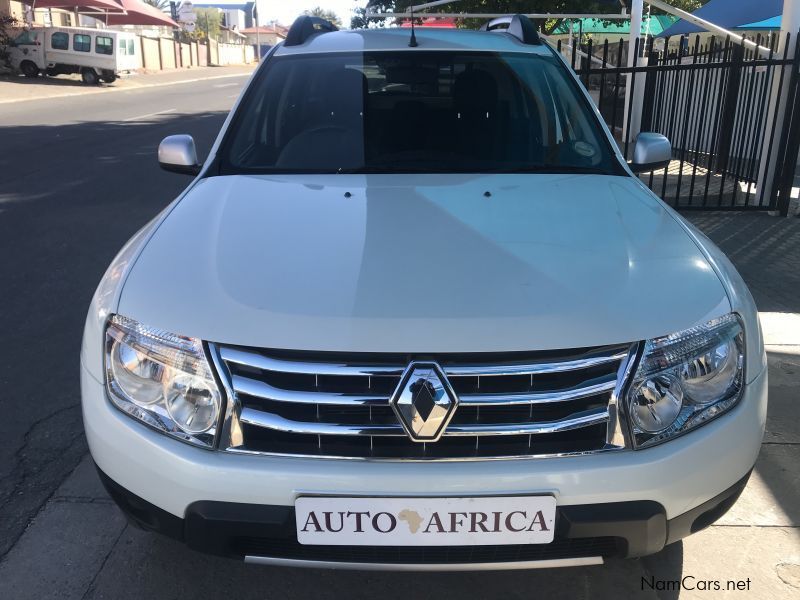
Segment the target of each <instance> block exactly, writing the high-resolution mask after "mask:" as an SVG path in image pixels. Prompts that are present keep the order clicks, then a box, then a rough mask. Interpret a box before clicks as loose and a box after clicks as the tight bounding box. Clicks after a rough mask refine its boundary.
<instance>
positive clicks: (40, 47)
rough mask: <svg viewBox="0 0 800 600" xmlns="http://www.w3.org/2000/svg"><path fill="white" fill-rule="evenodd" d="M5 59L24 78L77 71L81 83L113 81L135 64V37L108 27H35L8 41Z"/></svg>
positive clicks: (136, 55) (130, 69) (137, 60)
mask: <svg viewBox="0 0 800 600" xmlns="http://www.w3.org/2000/svg"><path fill="white" fill-rule="evenodd" d="M8 55H9V56H8V62H9V64H10V66H11V68H12V69H14V70H16V71H19V72H21V73H22V74H23V75H25V76H26V77H38V76H39V75H40V74H41V73H45V74H47V75H66V74H70V73H80V75H81V79H82V80H83V82H84V83H87V84H90V85H94V84H96V83H98V82H99V81H105V82H106V83H113V82H114V81H115V80H116V79H117V76H118V75H119V74H120V73H124V72H128V71H132V70H134V69H136V68H137V67H138V66H139V56H138V45H137V44H136V36H135V35H134V34H132V33H126V32H123V31H113V30H111V29H90V28H78V27H38V28H34V29H26V30H25V31H23V32H22V33H20V34H19V35H18V36H17V37H16V38H14V40H13V41H12V42H11V45H10V47H9V49H8Z"/></svg>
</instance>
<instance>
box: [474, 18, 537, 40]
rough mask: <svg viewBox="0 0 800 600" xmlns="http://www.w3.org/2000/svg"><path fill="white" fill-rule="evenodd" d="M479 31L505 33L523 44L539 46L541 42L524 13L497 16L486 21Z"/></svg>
mask: <svg viewBox="0 0 800 600" xmlns="http://www.w3.org/2000/svg"><path fill="white" fill-rule="evenodd" d="M481 31H495V32H497V33H507V34H509V35H513V36H514V37H515V38H517V39H518V40H519V41H520V42H522V43H523V44H531V45H533V46H539V45H540V44H541V43H542V40H541V38H540V37H539V32H538V31H536V27H535V26H534V24H533V21H531V20H530V19H529V18H528V17H526V16H525V15H509V16H507V17H497V18H496V19H492V20H491V21H487V22H486V23H484V24H483V25H482V26H481Z"/></svg>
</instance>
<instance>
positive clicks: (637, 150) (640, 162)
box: [629, 133, 672, 173]
mask: <svg viewBox="0 0 800 600" xmlns="http://www.w3.org/2000/svg"><path fill="white" fill-rule="evenodd" d="M671 160H672V144H670V143H669V140H668V139H667V138H665V137H664V136H663V135H661V134H660V133H640V134H639V135H638V136H637V138H636V145H635V146H634V148H633V162H632V163H631V164H630V165H629V166H630V168H631V171H633V172H634V173H644V172H647V171H655V170H657V169H663V168H665V167H666V166H667V165H669V161H671Z"/></svg>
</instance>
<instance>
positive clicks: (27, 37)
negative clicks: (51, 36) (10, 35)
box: [14, 31, 39, 46]
mask: <svg viewBox="0 0 800 600" xmlns="http://www.w3.org/2000/svg"><path fill="white" fill-rule="evenodd" d="M38 37H39V34H38V32H36V31H23V32H22V33H20V34H19V35H18V36H17V37H16V38H14V43H15V44H16V45H17V46H35V45H36V44H37V43H38Z"/></svg>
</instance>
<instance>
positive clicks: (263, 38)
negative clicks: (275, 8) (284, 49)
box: [241, 25, 288, 48]
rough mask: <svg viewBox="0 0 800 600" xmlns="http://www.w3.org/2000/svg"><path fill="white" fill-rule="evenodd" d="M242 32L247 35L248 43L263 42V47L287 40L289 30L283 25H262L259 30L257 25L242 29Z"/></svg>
mask: <svg viewBox="0 0 800 600" xmlns="http://www.w3.org/2000/svg"><path fill="white" fill-rule="evenodd" d="M241 33H243V34H244V35H246V36H247V43H248V44H261V46H262V48H263V47H268V46H274V45H275V44H277V43H278V42H281V41H283V40H285V39H286V34H287V33H288V30H287V29H286V27H283V26H282V25H261V26H260V27H259V28H258V30H256V28H255V27H247V28H246V29H242V30H241Z"/></svg>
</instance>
